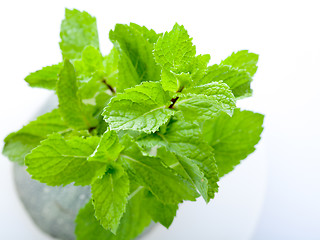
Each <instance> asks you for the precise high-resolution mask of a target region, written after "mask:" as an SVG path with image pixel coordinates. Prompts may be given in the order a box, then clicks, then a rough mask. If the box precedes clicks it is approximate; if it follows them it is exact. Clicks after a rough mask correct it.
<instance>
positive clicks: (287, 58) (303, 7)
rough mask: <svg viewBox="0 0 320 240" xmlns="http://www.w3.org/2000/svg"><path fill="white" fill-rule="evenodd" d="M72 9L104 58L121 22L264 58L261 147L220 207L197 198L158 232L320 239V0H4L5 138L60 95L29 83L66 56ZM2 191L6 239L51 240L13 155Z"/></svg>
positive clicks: (2, 161) (258, 86) (234, 176)
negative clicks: (15, 176)
mask: <svg viewBox="0 0 320 240" xmlns="http://www.w3.org/2000/svg"><path fill="white" fill-rule="evenodd" d="M65 7H68V8H77V9H79V10H86V11H88V12H89V13H91V14H92V15H94V16H96V17H97V19H98V28H99V34H100V45H101V49H102V51H103V53H107V52H108V51H109V50H110V49H111V43H110V42H109V41H108V31H109V30H110V29H112V28H113V27H114V25H115V24H116V23H129V22H135V23H138V24H141V25H146V26H147V27H150V28H153V29H155V30H156V31H157V32H162V31H166V30H170V29H171V28H172V26H173V25H174V23H175V22H178V23H179V24H183V25H184V26H185V27H186V29H187V30H188V31H189V34H190V35H191V36H192V37H193V38H194V43H195V44H196V46H197V53H199V54H200V53H210V54H211V56H212V63H215V62H219V61H220V60H221V59H222V58H225V57H227V56H228V55H229V54H230V53H231V52H233V51H237V50H241V49H249V50H250V51H252V52H255V53H258V54H259V55H260V60H259V69H258V72H257V74H256V76H255V79H254V83H253V89H254V96H253V97H252V98H250V99H247V100H244V101H242V102H241V103H240V105H241V106H242V107H243V108H247V109H251V110H254V111H258V112H261V113H264V114H265V115H266V119H265V125H264V126H265V131H264V133H263V138H262V141H261V143H260V144H259V145H258V147H257V148H258V150H257V151H256V153H254V154H252V155H251V156H250V157H249V159H247V160H246V161H244V162H243V164H242V165H241V166H239V167H237V168H236V170H235V171H234V172H233V173H231V174H230V175H228V176H226V177H225V178H224V179H223V180H222V182H221V184H220V192H219V194H218V195H217V197H216V199H215V200H214V201H213V202H212V203H210V204H209V205H208V206H205V204H203V202H201V201H199V202H197V203H187V204H186V205H184V206H182V208H181V210H180V211H179V213H178V217H177V219H176V221H175V222H174V224H173V225H172V228H170V230H169V231H167V230H165V229H164V228H161V227H157V229H156V230H155V231H154V232H153V233H152V234H150V235H149V236H147V238H146V239H151V240H158V239H159V240H160V239H167V240H177V239H186V240H191V239H195V238H196V237H199V238H201V239H203V240H211V239H218V240H220V239H223V240H224V239H226V240H228V239H237V240H238V239H243V240H249V239H251V240H269V239H273V240H278V239H279V240H287V239H288V240H295V239H297V240H298V239H299V240H300V239H308V240H313V239H314V240H316V239H317V240H319V239H320V206H319V203H320V186H319V185H320V174H319V169H320V156H319V150H320V140H319V138H320V127H319V126H320V124H319V123H320V114H319V110H320V108H319V104H320V93H319V91H320V90H319V87H320V83H319V82H320V76H319V72H320V58H319V55H320V14H319V12H320V2H319V1H307V0H304V1H293V0H291V1H280V0H278V1H272V0H268V1H257V0H255V1H239V0H234V1H232V0H225V1H201V0H198V1H187V0H185V1H174V0H171V1H164V0H163V1H150V0H149V1H120V0H118V1H112V2H111V1H92V0H91V1H80V0H77V1H57V0H56V1H43V0H41V1H40V0H39V1H34V0H28V1H22V0H21V1H16V0H10V1H1V3H0V26H1V27H0V61H1V63H0V84H1V85H0V121H1V122H0V126H1V127H0V139H3V138H4V137H5V136H6V135H7V134H8V133H10V132H12V131H15V130H17V129H19V128H20V127H21V126H22V125H23V124H25V123H26V122H27V121H29V120H30V119H31V118H33V117H34V115H35V113H36V112H37V109H39V108H40V107H41V105H42V103H43V101H44V100H45V99H47V98H48V96H50V92H49V91H46V90H41V89H31V88H29V87H28V86H27V84H26V83H25V82H24V81H23V79H24V77H25V76H26V75H27V74H28V73H30V72H32V71H35V70H38V69H40V68H41V67H44V66H47V65H51V64H54V63H58V62H59V61H61V55H60V52H59V45H58V42H59V28H60V22H61V20H62V19H63V17H64V8H65ZM2 146H3V144H2V143H1V144H0V147H1V148H2ZM0 194H1V195H0V239H1V240H20V239H25V240H45V239H49V238H47V237H46V236H45V235H44V234H42V233H41V232H39V231H38V230H37V228H36V227H35V226H34V225H33V224H32V222H31V220H30V219H29V217H28V216H27V215H26V214H25V212H24V210H23V207H22V205H21V203H20V202H19V201H18V199H17V196H16V193H15V189H14V185H13V181H12V164H11V163H10V162H8V161H7V159H6V158H5V157H2V156H1V157H0Z"/></svg>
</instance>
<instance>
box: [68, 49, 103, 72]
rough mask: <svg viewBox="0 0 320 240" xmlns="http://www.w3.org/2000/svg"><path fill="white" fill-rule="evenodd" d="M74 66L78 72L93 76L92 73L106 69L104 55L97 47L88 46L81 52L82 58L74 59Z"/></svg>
mask: <svg viewBox="0 0 320 240" xmlns="http://www.w3.org/2000/svg"><path fill="white" fill-rule="evenodd" d="M74 66H75V69H76V71H77V73H80V74H81V75H84V76H91V74H92V73H94V72H96V71H98V70H103V69H104V66H103V57H102V55H101V53H100V51H99V50H98V49H97V48H95V47H92V46H87V47H85V48H84V50H83V51H82V53H81V60H76V61H74ZM80 74H79V75H80Z"/></svg>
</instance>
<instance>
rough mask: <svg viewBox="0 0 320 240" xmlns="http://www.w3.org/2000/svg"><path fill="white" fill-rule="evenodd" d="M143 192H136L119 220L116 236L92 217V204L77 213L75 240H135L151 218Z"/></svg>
mask: <svg viewBox="0 0 320 240" xmlns="http://www.w3.org/2000/svg"><path fill="white" fill-rule="evenodd" d="M143 197H144V196H143V192H142V191H138V192H137V193H136V194H135V195H134V196H133V197H132V198H130V200H129V201H128V205H127V208H126V212H125V213H124V214H123V217H122V218H121V221H120V225H119V227H118V230H117V235H114V234H112V233H111V232H110V231H107V230H105V229H104V228H103V227H102V226H101V225H100V223H99V221H98V220H97V219H96V218H95V217H94V207H93V205H92V202H91V201H89V203H88V204H87V205H86V206H85V207H84V208H82V209H81V210H80V211H79V214H78V216H77V218H76V230H75V233H76V236H77V240H106V239H108V240H131V239H134V238H136V237H137V236H138V235H139V234H140V233H141V232H142V231H143V230H144V229H145V227H147V226H148V225H149V224H150V222H151V218H150V216H149V214H148V213H147V211H146V209H145V206H144V201H143Z"/></svg>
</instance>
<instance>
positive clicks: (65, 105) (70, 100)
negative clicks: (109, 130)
mask: <svg viewBox="0 0 320 240" xmlns="http://www.w3.org/2000/svg"><path fill="white" fill-rule="evenodd" d="M57 95H58V98H59V110H60V114H61V116H62V118H63V119H64V120H65V121H66V123H67V124H68V125H69V126H71V127H73V128H75V129H89V128H91V127H93V126H95V125H96V123H97V122H96V119H94V118H93V116H92V115H90V112H89V111H88V110H87V109H86V107H85V105H84V104H83V103H82V102H81V99H80V97H79V95H78V83H77V79H76V74H75V70H74V67H73V65H72V64H71V63H70V61H68V60H65V62H64V67H63V68H62V70H61V72H60V76H59V80H58V83H57Z"/></svg>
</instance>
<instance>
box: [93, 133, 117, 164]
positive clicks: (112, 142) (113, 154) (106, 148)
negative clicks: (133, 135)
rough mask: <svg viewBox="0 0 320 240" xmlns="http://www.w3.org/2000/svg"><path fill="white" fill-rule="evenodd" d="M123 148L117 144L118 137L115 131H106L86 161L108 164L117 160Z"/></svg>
mask: <svg viewBox="0 0 320 240" xmlns="http://www.w3.org/2000/svg"><path fill="white" fill-rule="evenodd" d="M122 150H123V146H122V145H121V144H120V143H119V139H118V135H117V133H116V132H115V131H106V132H105V133H104V134H103V136H102V137H101V140H100V143H99V145H98V147H97V149H96V151H95V152H94V153H93V155H92V156H90V157H89V158H88V161H98V162H105V163H109V162H112V161H115V160H117V158H118V157H119V154H120V152H121V151H122Z"/></svg>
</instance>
